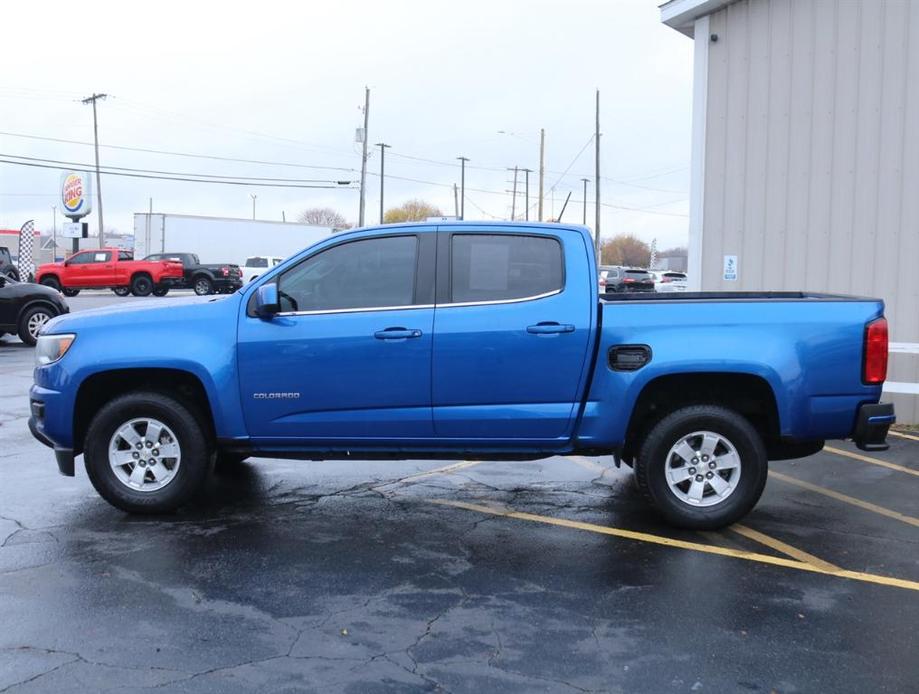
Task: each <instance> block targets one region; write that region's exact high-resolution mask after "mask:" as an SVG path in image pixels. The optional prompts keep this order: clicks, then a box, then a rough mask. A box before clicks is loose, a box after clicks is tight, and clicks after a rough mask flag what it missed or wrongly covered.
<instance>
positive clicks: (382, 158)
mask: <svg viewBox="0 0 919 694" xmlns="http://www.w3.org/2000/svg"><path fill="white" fill-rule="evenodd" d="M376 146H377V147H379V148H380V224H382V223H383V172H384V168H383V166H384V163H385V161H386V149H387V148H388V147H391V146H392V145H387V144H386V143H385V142H377V144H376Z"/></svg>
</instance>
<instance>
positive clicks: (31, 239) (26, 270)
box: [16, 219, 35, 282]
mask: <svg viewBox="0 0 919 694" xmlns="http://www.w3.org/2000/svg"><path fill="white" fill-rule="evenodd" d="M34 244H35V220H34V219H30V220H29V221H28V222H26V223H25V224H23V225H22V228H21V229H20V230H19V259H18V260H17V261H16V265H17V266H18V267H19V276H20V277H21V278H22V279H23V281H26V282H28V281H30V280H32V278H34V277H35V263H34V262H33V261H32V248H33V245H34Z"/></svg>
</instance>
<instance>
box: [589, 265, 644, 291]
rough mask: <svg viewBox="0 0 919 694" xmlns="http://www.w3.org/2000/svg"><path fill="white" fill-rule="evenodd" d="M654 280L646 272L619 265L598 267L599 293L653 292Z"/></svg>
mask: <svg viewBox="0 0 919 694" xmlns="http://www.w3.org/2000/svg"><path fill="white" fill-rule="evenodd" d="M653 291H654V278H653V277H652V276H651V273H650V272H648V271H647V270H642V269H641V268H635V267H622V266H620V265H601V266H600V293H601V294H603V293H613V292H653Z"/></svg>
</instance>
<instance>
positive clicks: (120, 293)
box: [112, 287, 131, 296]
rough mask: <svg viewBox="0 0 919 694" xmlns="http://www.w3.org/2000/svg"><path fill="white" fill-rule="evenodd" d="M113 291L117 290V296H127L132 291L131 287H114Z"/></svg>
mask: <svg viewBox="0 0 919 694" xmlns="http://www.w3.org/2000/svg"><path fill="white" fill-rule="evenodd" d="M112 291H113V292H115V296H127V295H128V294H130V293H131V288H130V287H112Z"/></svg>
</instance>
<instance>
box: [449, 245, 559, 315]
mask: <svg viewBox="0 0 919 694" xmlns="http://www.w3.org/2000/svg"><path fill="white" fill-rule="evenodd" d="M563 283H564V265H563V262H562V247H561V244H560V243H559V242H558V240H557V239H554V238H550V237H546V236H524V235H522V234H454V235H453V236H452V242H451V261H450V294H451V299H450V300H451V301H452V302H453V303H468V302H480V301H508V300H513V299H526V298H530V297H536V296H539V295H541V294H547V293H550V292H555V291H559V290H561V288H562V285H563Z"/></svg>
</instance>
